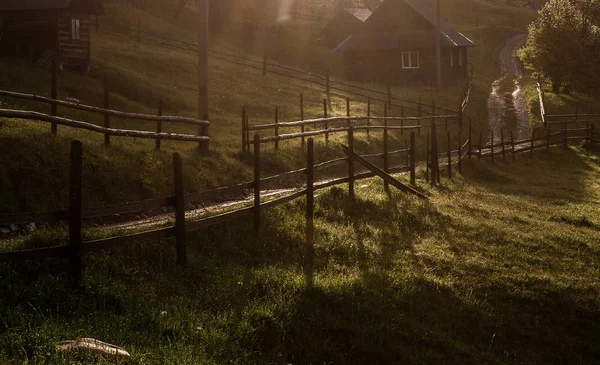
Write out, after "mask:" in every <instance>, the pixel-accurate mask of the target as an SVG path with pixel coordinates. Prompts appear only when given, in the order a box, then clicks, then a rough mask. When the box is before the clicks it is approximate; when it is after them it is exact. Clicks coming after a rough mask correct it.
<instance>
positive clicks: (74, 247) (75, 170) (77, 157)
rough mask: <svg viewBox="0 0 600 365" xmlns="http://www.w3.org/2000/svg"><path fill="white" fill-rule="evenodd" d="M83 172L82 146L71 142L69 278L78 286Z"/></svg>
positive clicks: (80, 270)
mask: <svg viewBox="0 0 600 365" xmlns="http://www.w3.org/2000/svg"><path fill="white" fill-rule="evenodd" d="M82 170H83V146H82V144H81V142H80V141H73V142H71V173H70V184H69V248H68V252H69V253H68V255H69V261H70V264H71V278H72V279H73V281H74V282H75V283H76V285H79V284H80V283H81V276H82V270H83V264H82V258H81V210H82V209H81V200H82V193H81V180H82Z"/></svg>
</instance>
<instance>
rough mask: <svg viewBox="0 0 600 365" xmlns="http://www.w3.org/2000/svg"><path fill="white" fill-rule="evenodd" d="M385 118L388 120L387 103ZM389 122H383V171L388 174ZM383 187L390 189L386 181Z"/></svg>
mask: <svg viewBox="0 0 600 365" xmlns="http://www.w3.org/2000/svg"><path fill="white" fill-rule="evenodd" d="M384 110H385V112H384V117H385V118H387V103H386V104H385V105H384ZM388 139H389V138H388V120H387V119H384V120H383V171H385V173H386V174H387V173H388V171H389V158H388V152H389V146H388ZM383 186H384V188H385V190H388V189H389V188H390V184H389V183H388V182H387V181H384V183H383Z"/></svg>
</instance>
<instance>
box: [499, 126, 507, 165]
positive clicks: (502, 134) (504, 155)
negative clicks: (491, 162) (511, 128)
mask: <svg viewBox="0 0 600 365" xmlns="http://www.w3.org/2000/svg"><path fill="white" fill-rule="evenodd" d="M500 142H501V143H502V160H504V162H506V150H505V148H504V128H500Z"/></svg>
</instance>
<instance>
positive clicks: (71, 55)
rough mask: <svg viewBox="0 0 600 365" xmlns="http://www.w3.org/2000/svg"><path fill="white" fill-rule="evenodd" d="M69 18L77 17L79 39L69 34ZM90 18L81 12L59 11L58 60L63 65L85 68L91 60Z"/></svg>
mask: <svg viewBox="0 0 600 365" xmlns="http://www.w3.org/2000/svg"><path fill="white" fill-rule="evenodd" d="M71 19H79V39H73V37H72V34H71ZM91 27H92V19H91V17H90V16H89V15H86V14H81V13H60V14H59V16H58V40H59V60H60V63H61V64H62V65H63V66H67V67H83V68H87V67H88V66H89V64H90V61H91V52H90V38H91V34H90V29H91Z"/></svg>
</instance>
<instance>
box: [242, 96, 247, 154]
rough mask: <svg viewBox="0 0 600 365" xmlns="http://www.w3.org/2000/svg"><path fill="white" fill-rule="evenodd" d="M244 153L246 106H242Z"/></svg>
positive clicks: (244, 142)
mask: <svg viewBox="0 0 600 365" xmlns="http://www.w3.org/2000/svg"><path fill="white" fill-rule="evenodd" d="M244 151H246V106H245V105H242V152H244Z"/></svg>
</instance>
